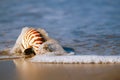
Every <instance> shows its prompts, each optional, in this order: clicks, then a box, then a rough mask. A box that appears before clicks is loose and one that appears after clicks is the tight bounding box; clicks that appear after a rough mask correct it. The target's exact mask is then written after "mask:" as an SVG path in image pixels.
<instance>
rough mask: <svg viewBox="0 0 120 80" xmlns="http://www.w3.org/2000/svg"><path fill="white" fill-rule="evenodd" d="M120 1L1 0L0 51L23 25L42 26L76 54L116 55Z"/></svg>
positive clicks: (119, 41) (119, 43)
mask: <svg viewBox="0 0 120 80" xmlns="http://www.w3.org/2000/svg"><path fill="white" fill-rule="evenodd" d="M119 8H120V0H115V1H114V0H22V1H21V0H11V1H9V0H1V1H0V50H3V49H6V48H9V47H12V46H13V45H14V43H15V41H16V39H17V37H18V36H19V34H20V32H21V29H22V28H23V27H25V26H31V27H35V28H44V29H45V30H46V31H47V32H48V33H49V35H50V36H51V37H52V38H54V39H56V40H58V41H59V42H60V44H61V45H62V46H64V47H70V48H72V49H74V51H75V52H76V54H85V55H86V54H89V55H93V54H97V55H119V54H120V9H119Z"/></svg>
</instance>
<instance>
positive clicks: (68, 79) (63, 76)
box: [0, 59, 120, 80]
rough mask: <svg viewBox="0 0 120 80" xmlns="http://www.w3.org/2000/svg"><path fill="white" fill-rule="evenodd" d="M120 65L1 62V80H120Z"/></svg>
mask: <svg viewBox="0 0 120 80" xmlns="http://www.w3.org/2000/svg"><path fill="white" fill-rule="evenodd" d="M119 74H120V64H41V63H31V62H27V61H24V60H22V59H18V60H14V61H0V79H1V80H120V76H119Z"/></svg>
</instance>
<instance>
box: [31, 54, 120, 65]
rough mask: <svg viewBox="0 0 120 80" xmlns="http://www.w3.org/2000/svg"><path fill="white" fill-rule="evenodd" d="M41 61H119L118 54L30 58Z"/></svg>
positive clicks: (33, 60)
mask: <svg viewBox="0 0 120 80" xmlns="http://www.w3.org/2000/svg"><path fill="white" fill-rule="evenodd" d="M31 61H32V62H42V63H120V56H97V55H79V56H78V55H76V56H75V55H72V56H40V55H37V56H35V57H33V58H32V59H31Z"/></svg>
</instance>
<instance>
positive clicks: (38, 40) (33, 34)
mask: <svg viewBox="0 0 120 80" xmlns="http://www.w3.org/2000/svg"><path fill="white" fill-rule="evenodd" d="M42 43H43V37H42V35H41V34H40V33H39V32H38V31H37V30H36V29H34V28H29V29H28V30H27V31H26V32H25V33H24V35H23V36H22V47H23V48H24V49H28V48H32V49H33V50H34V52H35V53H36V54H37V53H40V52H39V46H40V45H41V44H42Z"/></svg>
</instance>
